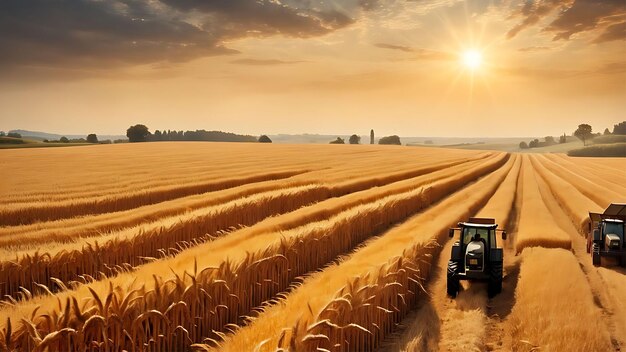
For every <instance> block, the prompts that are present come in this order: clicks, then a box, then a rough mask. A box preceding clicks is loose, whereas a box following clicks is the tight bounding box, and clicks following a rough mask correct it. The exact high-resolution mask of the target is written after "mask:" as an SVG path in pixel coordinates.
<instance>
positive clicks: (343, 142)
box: [330, 137, 346, 144]
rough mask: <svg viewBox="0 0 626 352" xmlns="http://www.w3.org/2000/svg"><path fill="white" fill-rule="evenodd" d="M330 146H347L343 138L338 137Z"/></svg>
mask: <svg viewBox="0 0 626 352" xmlns="http://www.w3.org/2000/svg"><path fill="white" fill-rule="evenodd" d="M330 144H346V142H345V141H344V140H343V138H341V137H337V139H335V140H334V141H332V142H330Z"/></svg>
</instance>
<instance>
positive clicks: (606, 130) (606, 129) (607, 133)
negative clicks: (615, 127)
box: [604, 128, 611, 136]
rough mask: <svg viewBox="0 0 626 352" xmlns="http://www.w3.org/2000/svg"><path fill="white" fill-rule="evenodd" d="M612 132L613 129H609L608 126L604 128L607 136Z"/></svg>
mask: <svg viewBox="0 0 626 352" xmlns="http://www.w3.org/2000/svg"><path fill="white" fill-rule="evenodd" d="M610 134H611V131H609V129H608V128H605V129H604V135H605V136H608V135H610Z"/></svg>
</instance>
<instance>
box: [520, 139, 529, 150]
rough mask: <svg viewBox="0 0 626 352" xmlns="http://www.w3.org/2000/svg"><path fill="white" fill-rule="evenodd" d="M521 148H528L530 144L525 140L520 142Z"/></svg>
mask: <svg viewBox="0 0 626 352" xmlns="http://www.w3.org/2000/svg"><path fill="white" fill-rule="evenodd" d="M519 149H528V144H527V143H526V142H524V141H521V142H519Z"/></svg>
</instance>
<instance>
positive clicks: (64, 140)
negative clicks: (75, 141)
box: [59, 136, 70, 143]
mask: <svg viewBox="0 0 626 352" xmlns="http://www.w3.org/2000/svg"><path fill="white" fill-rule="evenodd" d="M59 142H61V143H69V142H70V140H69V139H67V137H65V136H63V137H61V138H59Z"/></svg>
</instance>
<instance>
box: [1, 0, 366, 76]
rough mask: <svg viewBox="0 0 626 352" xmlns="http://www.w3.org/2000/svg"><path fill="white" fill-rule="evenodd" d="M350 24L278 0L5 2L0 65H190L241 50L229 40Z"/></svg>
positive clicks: (340, 16) (335, 14)
mask: <svg viewBox="0 0 626 352" xmlns="http://www.w3.org/2000/svg"><path fill="white" fill-rule="evenodd" d="M353 22H354V20H353V19H352V18H351V17H349V16H348V15H346V14H344V13H342V12H340V11H338V10H334V9H326V10H319V9H314V8H311V7H306V6H303V7H295V6H287V5H284V4H281V3H280V2H279V1H275V0H256V1H250V0H209V1H205V0H106V1H93V0H56V1H49V0H29V1H24V0H2V1H0V51H1V52H2V55H0V68H2V67H7V66H53V67H54V66H61V67H63V66H76V65H81V66H93V67H98V68H101V67H111V66H116V65H124V64H127V65H137V64H148V63H156V62H181V61H189V60H192V59H195V58H199V57H206V56H211V55H225V54H235V53H237V51H235V50H232V49H229V48H227V47H225V45H224V44H223V42H224V41H227V40H233V39H238V38H242V37H247V36H267V35H284V36H291V37H311V36H319V35H323V34H326V33H329V32H332V31H334V30H337V29H339V28H343V27H345V26H348V25H350V24H352V23H353Z"/></svg>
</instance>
